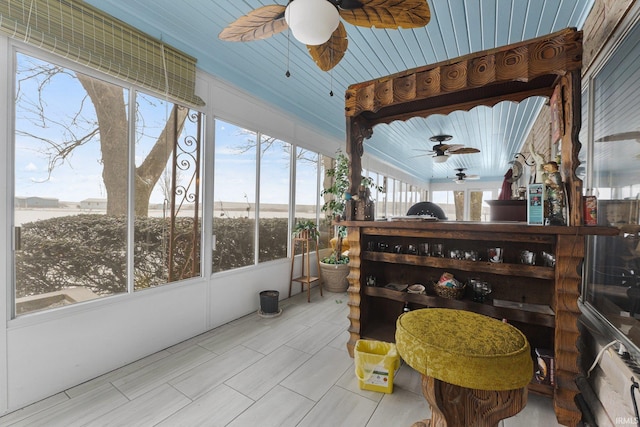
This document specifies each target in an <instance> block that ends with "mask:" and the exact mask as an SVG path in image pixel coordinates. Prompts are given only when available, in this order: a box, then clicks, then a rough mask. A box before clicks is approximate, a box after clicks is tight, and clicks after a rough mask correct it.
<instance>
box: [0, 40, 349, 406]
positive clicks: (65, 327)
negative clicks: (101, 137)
mask: <svg viewBox="0 0 640 427" xmlns="http://www.w3.org/2000/svg"><path fill="white" fill-rule="evenodd" d="M10 59H11V58H10V52H9V48H8V40H7V39H6V38H5V37H3V36H0V71H1V72H0V76H3V77H6V78H2V79H1V80H0V99H2V100H3V102H2V103H0V129H2V130H3V131H2V133H1V134H0V158H2V159H6V161H7V165H8V166H9V165H11V163H12V156H11V154H10V153H11V151H10V147H11V145H10V144H11V139H12V138H11V134H12V130H11V129H12V126H11V125H10V124H11V119H10V114H11V109H12V104H11V101H12V99H13V97H12V96H10V95H9V94H10V93H12V84H13V83H12V80H13V78H12V77H13V76H12V74H11V73H10V72H9V69H10ZM198 94H199V95H200V96H201V97H202V98H203V99H204V100H205V102H207V107H206V110H205V112H206V113H207V116H208V117H207V119H208V120H209V123H208V125H209V126H208V129H207V138H206V140H207V141H212V140H213V138H212V136H213V126H212V124H213V118H214V116H215V115H219V116H220V117H221V118H224V119H225V120H229V121H232V122H236V123H238V124H241V125H242V126H245V127H247V128H254V129H260V130H261V131H263V132H265V133H268V134H270V136H274V137H278V138H280V139H283V140H286V141H288V142H292V143H300V144H303V145H304V146H305V147H307V148H310V149H314V150H317V151H319V152H322V153H324V154H329V155H331V154H333V153H335V151H336V150H337V149H338V147H340V146H341V145H343V143H342V141H339V140H336V139H335V138H330V137H328V136H326V135H323V134H322V133H320V132H316V131H314V130H312V129H309V128H307V127H304V126H301V125H300V124H297V123H296V121H295V119H294V118H292V117H289V116H287V115H286V114H284V113H282V112H281V111H278V110H276V109H274V108H273V107H272V106H269V105H266V104H265V103H263V102H261V101H259V100H257V99H254V98H252V97H251V96H249V95H247V94H246V93H243V92H240V91H238V90H236V89H234V88H232V87H230V86H228V85H226V84H225V83H223V82H221V81H219V80H216V79H215V78H213V77H211V76H209V75H205V74H203V73H200V74H198ZM205 152H206V153H207V154H206V156H205V158H206V159H208V160H207V161H205V172H204V173H205V180H204V182H205V186H207V188H208V189H209V191H207V189H206V188H205V189H204V191H203V194H210V193H211V189H212V183H213V179H212V176H213V162H212V161H211V159H212V157H211V155H212V150H211V147H206V148H205ZM3 170H4V171H6V172H5V173H4V174H0V188H4V189H10V188H12V185H13V184H12V179H11V173H12V171H11V168H10V167H5V168H3ZM4 195H5V197H0V223H1V224H2V227H1V228H0V240H1V241H3V242H7V236H10V235H11V230H12V223H11V222H12V220H11V218H12V213H11V209H12V204H11V200H12V194H11V191H9V190H5V192H4ZM211 207H212V202H211V201H210V200H207V201H205V204H204V208H205V218H206V217H209V218H210V217H211ZM203 223H204V227H205V235H211V225H210V224H211V221H203ZM202 253H203V259H204V261H203V262H204V271H205V274H204V277H203V278H197V279H191V280H189V281H185V282H181V283H174V284H171V285H165V286H162V287H158V288H153V289H147V290H144V291H141V292H136V293H134V294H126V295H119V296H114V297H108V298H104V299H99V300H94V301H90V302H86V303H81V304H76V305H72V306H67V307H64V308H60V309H55V310H50V311H46V312H41V313H33V314H30V315H25V316H21V317H19V318H17V319H10V316H9V311H8V307H9V304H11V301H12V299H11V289H12V279H11V278H12V272H11V265H12V262H13V261H12V259H13V258H12V252H11V250H10V247H9V246H8V245H6V244H5V245H2V246H0V269H1V270H0V271H2V272H3V273H4V274H2V275H0V280H1V282H2V284H1V286H2V289H3V292H0V313H2V315H3V316H4V317H3V318H4V319H6V322H5V324H3V325H2V326H0V414H2V413H6V412H10V411H13V410H15V409H18V408H21V407H23V406H25V405H27V404H30V403H33V402H35V401H38V400H41V399H43V398H45V397H48V396H50V395H52V394H55V393H57V392H60V391H63V390H65V389H67V388H69V387H72V386H74V385H77V384H80V383H82V382H84V381H87V380H89V379H91V378H94V377H96V376H99V375H101V374H104V373H106V372H109V371H111V370H113V369H115V368H117V367H120V366H122V365H124V364H127V363H130V362H133V361H135V360H137V359H139V358H142V357H144V356H146V355H149V354H152V353H154V352H157V351H159V350H162V349H164V348H166V347H168V346H171V345H173V344H176V343H179V342H181V341H183V340H185V339H188V338H190V337H193V336H195V335H198V334H200V333H203V332H205V331H207V330H209V329H211V328H214V327H216V326H219V325H222V324H224V323H226V322H229V321H231V320H233V319H236V318H238V317H241V316H243V315H246V314H250V313H254V312H256V311H257V310H258V307H259V292H260V291H262V290H265V289H275V290H278V291H280V298H281V299H282V298H286V297H287V296H288V289H289V271H290V261H289V260H288V259H285V260H278V261H273V262H269V263H265V264H264V265H259V266H254V267H247V268H243V269H239V270H237V271H232V272H224V273H218V274H216V275H213V276H211V275H210V274H209V273H210V271H211V267H210V266H211V241H210V239H205V241H204V242H203V252H202ZM299 291H300V288H299V287H298V286H296V287H294V289H293V293H294V294H295V293H298V292H299Z"/></svg>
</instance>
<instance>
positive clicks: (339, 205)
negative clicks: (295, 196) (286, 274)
mask: <svg viewBox="0 0 640 427" xmlns="http://www.w3.org/2000/svg"><path fill="white" fill-rule="evenodd" d="M326 174H327V176H329V177H331V178H332V179H331V185H329V186H328V187H325V188H324V189H323V190H322V193H321V195H322V196H323V197H324V198H325V203H324V205H322V211H323V212H326V213H327V214H328V215H329V217H330V219H331V220H333V219H338V218H344V214H345V208H346V204H347V197H348V196H347V193H348V191H349V158H348V157H347V156H346V155H345V154H344V153H342V152H338V155H337V156H336V162H335V166H334V167H333V168H331V169H328V170H327V171H326ZM360 186H361V187H365V188H376V189H377V190H378V191H384V189H383V188H382V187H380V186H376V185H375V183H374V182H373V180H372V179H371V178H370V177H364V176H363V177H361V181H360ZM327 195H330V197H329V198H328V199H327ZM336 236H337V237H338V241H337V244H336V246H335V249H334V251H333V252H332V253H331V255H330V256H328V257H325V258H323V259H322V262H324V263H325V264H347V263H348V262H349V258H348V257H344V256H343V255H342V240H343V239H344V238H345V237H346V236H347V228H346V227H344V226H338V227H337V230H336ZM345 259H346V260H345Z"/></svg>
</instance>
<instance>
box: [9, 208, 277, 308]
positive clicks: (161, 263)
mask: <svg viewBox="0 0 640 427" xmlns="http://www.w3.org/2000/svg"><path fill="white" fill-rule="evenodd" d="M175 220H176V233H175V235H174V240H175V242H176V244H175V246H174V250H173V254H172V257H173V270H174V272H176V273H175V274H174V276H175V277H174V280H179V279H180V278H186V277H192V276H194V275H198V274H199V270H196V271H192V270H191V269H190V265H191V259H192V254H193V253H194V251H195V252H196V256H197V257H198V262H196V266H197V267H196V268H199V256H198V254H199V245H200V230H198V232H197V235H196V237H195V245H196V247H195V248H194V238H193V219H192V218H184V217H178V218H176V219H175ZM168 221H169V220H168V219H162V218H152V217H141V218H138V219H136V223H135V237H134V239H135V245H134V254H133V256H134V264H135V269H134V271H135V273H134V274H135V277H134V280H135V288H136V289H140V288H145V287H150V286H156V285H159V284H163V283H166V282H167V269H168V264H167V258H168V254H167V241H168V239H169V235H168V233H169V224H168ZM253 224H254V221H253V220H250V219H245V218H238V219H235V218H216V220H215V223H214V227H215V233H216V235H217V242H218V244H217V248H216V250H215V251H214V255H213V262H214V271H223V270H230V269H232V268H237V267H242V266H245V265H252V264H253V257H254V251H253V235H254V229H253ZM259 226H260V251H259V260H260V261H261V262H263V261H269V260H273V259H279V258H286V256H287V243H288V235H287V234H288V233H287V219H286V218H275V219H265V220H261V221H260V224H259ZM126 230H127V227H126V219H125V218H124V217H121V216H118V217H116V216H105V215H75V216H66V217H59V218H52V219H47V220H42V221H34V222H30V223H26V224H23V225H22V227H21V250H19V251H16V260H15V265H16V297H18V298H20V297H25V296H29V295H38V294H43V293H47V292H54V291H59V290H61V289H65V288H69V287H74V286H77V287H86V288H88V289H90V290H91V291H93V292H95V293H96V294H98V295H109V294H114V293H123V292H126V291H127V265H126V256H127V255H126V254H127V251H126Z"/></svg>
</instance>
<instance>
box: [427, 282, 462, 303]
mask: <svg viewBox="0 0 640 427" xmlns="http://www.w3.org/2000/svg"><path fill="white" fill-rule="evenodd" d="M465 289H466V287H465V286H462V287H459V288H452V287H448V286H442V285H439V284H438V283H437V282H436V283H434V284H433V291H434V292H435V293H436V295H438V296H439V297H441V298H448V299H462V297H464V291H465Z"/></svg>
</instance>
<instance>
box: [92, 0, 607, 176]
mask: <svg viewBox="0 0 640 427" xmlns="http://www.w3.org/2000/svg"><path fill="white" fill-rule="evenodd" d="M86 1H87V2H88V3H91V4H92V5H94V6H96V7H98V8H100V9H102V10H104V11H106V12H107V13H110V14H111V15H113V16H115V17H117V18H119V19H121V20H123V21H125V22H127V23H129V24H131V25H133V26H135V27H137V28H139V29H141V30H142V31H145V32H147V33H148V34H150V35H152V36H154V37H157V38H161V39H162V40H164V41H166V42H167V43H169V44H171V45H173V46H175V47H177V48H178V49H181V50H183V51H184V52H186V53H188V54H190V55H193V56H195V57H196V58H198V64H197V65H198V67H199V68H201V69H203V70H204V71H206V72H208V73H210V74H213V75H215V76H217V77H219V78H220V79H223V80H226V81H228V82H230V83H232V84H234V85H236V86H238V87H240V88H241V89H243V90H245V91H247V92H250V93H252V94H254V95H255V96H257V97H259V98H262V99H264V100H265V101H267V102H269V103H272V104H274V105H275V106H276V107H278V108H280V109H283V110H285V111H288V112H290V113H291V114H293V115H295V116H297V117H298V118H299V119H300V120H301V121H303V122H306V123H308V124H309V125H310V126H312V127H314V128H317V129H320V130H321V131H322V132H324V133H326V134H328V135H330V136H334V137H337V138H339V139H341V140H344V138H345V129H344V126H345V119H344V92H345V90H346V88H347V87H348V86H349V85H350V84H353V83H358V82H361V81H366V80H371V79H375V78H378V77H381V76H385V75H387V74H391V73H395V72H398V71H402V70H405V69H408V68H414V67H418V66H422V65H426V64H431V63H435V62H439V61H444V60H447V59H450V58H454V57H458V56H461V55H465V54H467V53H471V52H477V51H481V50H485V49H490V48H493V47H497V46H503V45H506V44H510V43H515V42H518V41H522V40H527V39H531V38H534V37H537V36H540V35H544V34H548V33H551V32H554V31H557V30H560V29H563V28H566V27H577V28H581V27H582V25H583V23H584V21H585V19H586V17H587V15H588V13H589V11H590V10H591V7H592V6H593V3H594V0H546V1H540V0H473V1H468V0H466V1H465V0H427V1H428V3H429V6H430V8H431V22H430V23H429V24H428V25H427V26H426V27H424V28H418V29H411V30H381V29H370V28H362V27H355V26H352V25H350V24H347V23H346V22H344V25H345V28H346V30H347V35H348V40H349V47H348V50H347V53H346V54H345V56H344V58H343V59H342V61H341V62H340V63H339V64H338V65H337V66H336V67H335V68H334V69H333V70H332V71H331V72H323V71H321V70H320V69H318V68H317V67H316V65H315V64H314V62H313V60H312V59H311V58H310V56H309V55H308V53H307V50H306V47H305V46H304V45H302V44H301V43H299V42H297V41H296V40H295V39H293V37H291V39H290V40H288V38H287V33H286V32H284V33H281V34H278V35H275V36H273V37H271V38H269V39H266V40H260V41H254V42H247V43H232V42H223V41H220V40H218V37H217V36H218V33H219V32H220V31H221V30H222V29H223V28H224V27H225V26H226V25H228V24H229V23H230V22H232V21H233V20H235V19H236V18H238V17H239V16H241V15H244V14H246V13H248V12H249V11H251V10H253V9H255V8H257V7H260V6H263V5H267V4H273V3H274V2H272V1H268V0H242V1H239V0H238V1H228V0H190V1H175V0H86ZM275 2H277V3H279V4H283V5H286V3H287V0H276V1H275ZM287 69H289V70H290V72H291V77H289V78H287V77H286V76H285V72H286V71H287ZM331 90H332V91H333V92H334V94H335V96H333V97H332V96H329V92H330V91H331ZM544 101H545V100H543V99H534V98H532V99H528V100H525V101H524V102H522V103H520V104H514V103H500V104H497V105H496V106H494V107H493V108H490V107H477V108H475V109H473V110H472V111H470V112H453V113H451V114H448V115H446V116H431V117H428V118H426V119H417V118H416V119H411V120H408V121H406V122H394V123H392V124H391V125H381V126H377V127H375V128H374V132H373V136H372V138H371V139H370V140H368V141H367V142H366V144H365V152H366V153H369V154H370V155H372V156H375V157H377V158H379V159H380V160H382V161H384V162H388V163H390V164H392V165H394V166H396V167H398V168H400V169H402V170H404V171H405V172H407V173H409V174H412V175H414V176H416V177H417V178H418V179H420V180H423V181H427V182H428V181H437V180H441V179H446V178H448V177H452V176H454V174H455V171H454V168H458V167H465V168H467V173H469V174H477V175H480V176H481V177H482V178H483V179H493V180H501V179H502V176H503V175H504V173H505V172H506V171H507V170H508V168H509V164H508V162H509V161H511V160H512V159H513V156H514V154H515V153H516V152H518V151H520V149H521V147H522V144H523V141H524V139H525V138H526V136H527V134H528V131H529V129H530V127H531V125H532V124H533V121H534V120H535V117H536V115H537V113H538V111H539V109H540V107H541V106H542V105H543V103H544ZM443 133H444V134H450V135H452V136H453V137H454V138H453V139H452V141H451V142H450V143H459V144H464V145H466V146H469V147H475V148H478V149H480V150H481V152H480V153H477V154H467V155H456V156H452V157H451V158H450V159H449V160H448V161H447V162H446V163H441V164H434V163H433V162H432V161H431V159H430V157H429V156H428V155H427V156H424V155H422V156H421V155H420V154H422V153H421V152H420V151H417V149H430V148H431V146H432V145H433V143H432V142H431V141H429V137H431V136H432V135H437V134H443ZM327 154H331V153H327Z"/></svg>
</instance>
